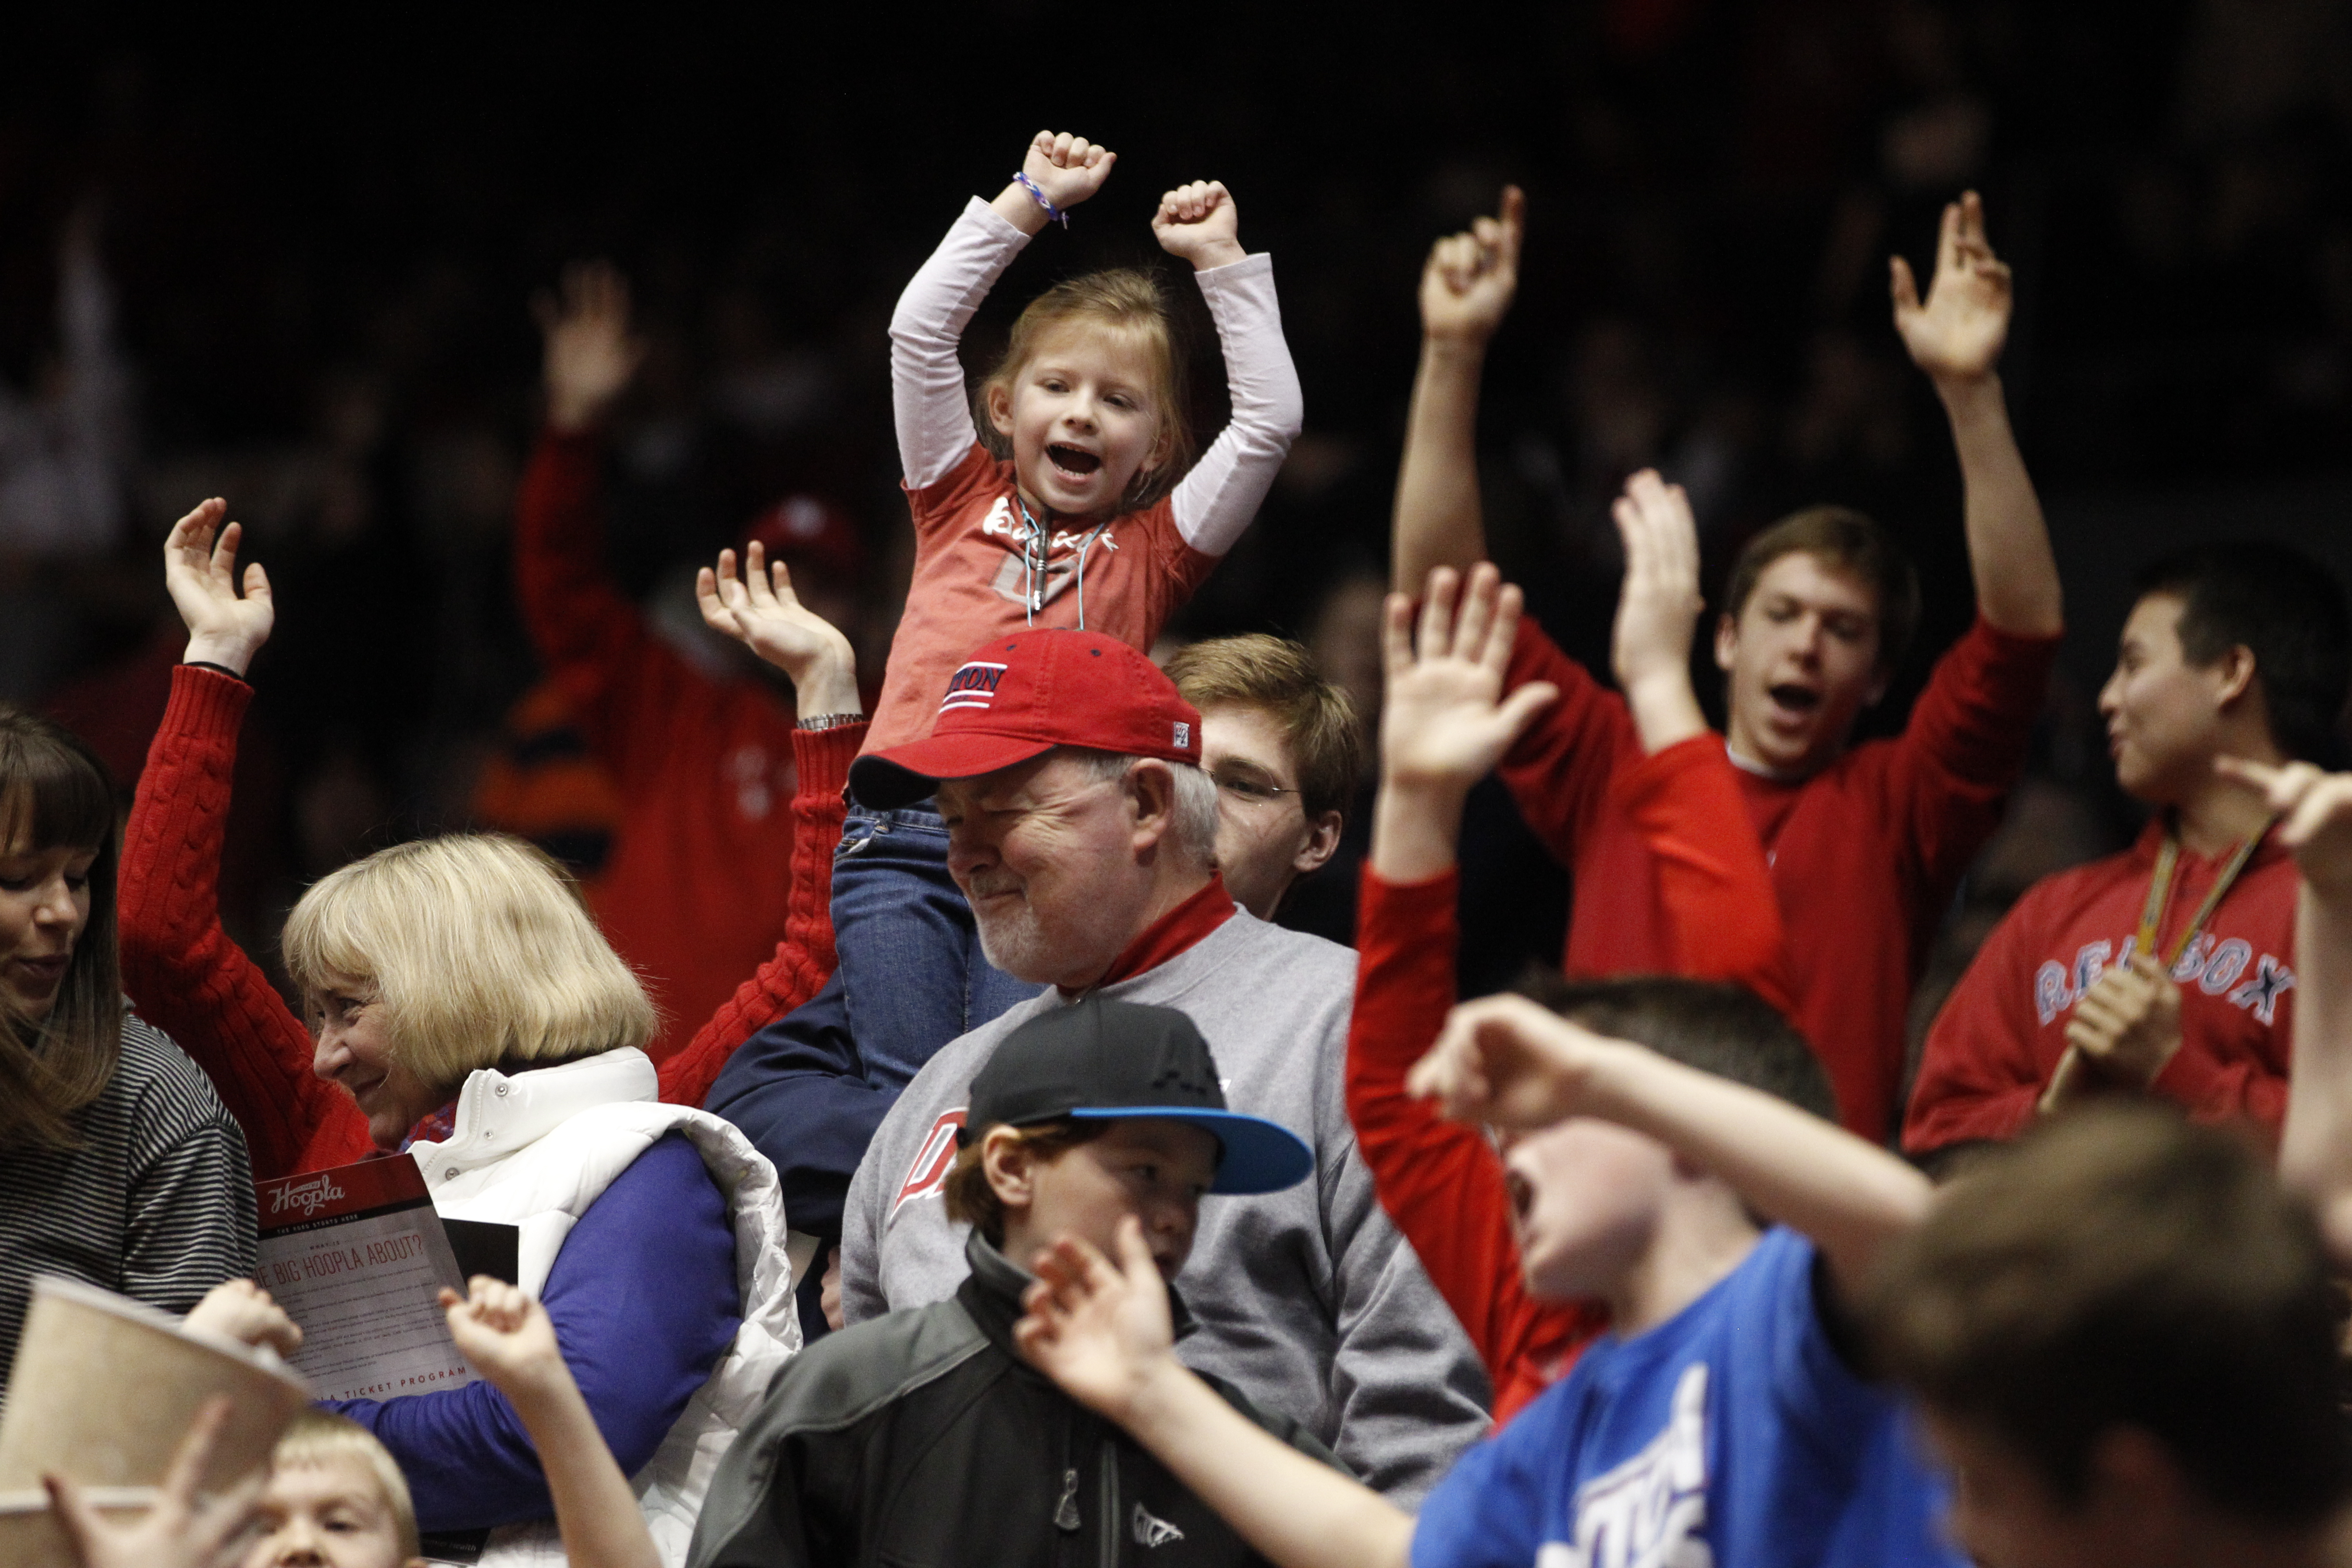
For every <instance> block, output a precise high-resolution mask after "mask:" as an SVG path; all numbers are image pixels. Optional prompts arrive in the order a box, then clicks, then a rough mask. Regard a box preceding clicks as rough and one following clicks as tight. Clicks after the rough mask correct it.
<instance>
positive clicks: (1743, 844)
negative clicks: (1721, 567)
mask: <svg viewBox="0 0 2352 1568" xmlns="http://www.w3.org/2000/svg"><path fill="white" fill-rule="evenodd" d="M1611 515H1612V518H1613V519H1614V520H1615V521H1616V524H1617V534H1618V537H1619V539H1620V540H1622V542H1623V543H1624V546H1625V584H1624V587H1623V588H1622V590H1621V591H1620V592H1619V594H1618V596H1617V619H1616V625H1615V627H1614V632H1613V636H1612V640H1611V662H1612V665H1613V666H1614V667H1615V669H1616V674H1617V689H1619V690H1620V691H1621V692H1622V693H1623V694H1624V697H1625V706H1626V709H1627V710H1628V711H1629V712H1631V713H1632V715H1633V728H1634V732H1635V733H1636V734H1637V735H1638V736H1639V737H1640V739H1641V742H1642V750H1643V752H1644V753H1645V756H1644V758H1643V761H1642V762H1640V763H1635V764H1633V766H1631V767H1629V768H1627V769H1625V771H1624V772H1623V773H1621V774H1620V775H1619V776H1618V777H1617V779H1616V781H1615V787H1614V794H1615V796H1616V798H1617V800H1618V802H1619V803H1620V804H1621V805H1622V807H1623V809H1624V810H1625V812H1626V814H1627V815H1628V816H1630V817H1631V818H1632V819H1633V826H1635V828H1636V829H1637V830H1639V832H1640V833H1641V835H1642V838H1643V843H1644V844H1645V845H1646V846H1647V847H1648V848H1649V851H1650V855H1651V858H1652V860H1653V861H1654V864H1655V865H1656V867H1657V873H1658V901H1659V904H1660V906H1661V907H1662V908H1663V909H1664V911H1665V915H1666V923H1667V927H1668V932H1667V934H1668V936H1669V937H1670V939H1671V940H1672V942H1673V943H1674V948H1673V951H1674V966H1675V973H1681V974H1687V975H1691V976H1693V977H1695V978H1697V979H1703V980H1728V981H1734V982H1737V983H1738V984H1742V985H1745V986H1747V987H1748V989H1750V990H1751V991H1754V992H1756V993H1757V994H1759V995H1761V996H1762V997H1763V998H1764V999H1765V1000H1766V1001H1768V1002H1769V1003H1771V1004H1772V1005H1774V1006H1776V1007H1778V1008H1780V1010H1781V1011H1782V1012H1784V1013H1793V1012H1794V1011H1795V1002H1794V986H1793V985H1792V984H1791V983H1790V979H1789V973H1788V952H1787V947H1788V943H1787V932H1786V931H1785V929H1784V928H1783V926H1782V924H1781V921H1780V896H1779V895H1778V894H1777V893H1775V892H1774V891H1773V889H1772V873H1771V868H1770V867H1769V864H1768V863H1767V862H1766V860H1765V858H1764V847H1763V845H1762V843H1761V842H1759V840H1758V838H1757V837H1756V828H1755V824H1754V822H1753V820H1752V819H1751V818H1750V817H1749V816H1748V807H1747V804H1746V803H1745V802H1744V801H1743V800H1742V799H1741V798H1740V795H1739V783H1738V778H1737V777H1736V776H1735V775H1734V774H1733V773H1732V768H1731V760H1730V758H1729V757H1727V756H1726V755H1725V754H1724V750H1723V746H1722V744H1721V742H1719V741H1717V739H1716V737H1715V736H1714V735H1713V734H1712V733H1711V732H1710V731H1708V729H1707V726H1706V715H1705V714H1704V713H1702V712H1701V711H1700V710H1699V705H1698V694H1697V693H1696V691H1694V690H1693V689H1691V676H1690V652H1691V634H1692V631H1693V628H1694V627H1695V626H1696V624H1697V621H1698V616H1699V613H1700V611H1701V610H1702V609H1703V608H1705V603H1704V601H1703V600H1702V599H1701V598H1700V597H1699V591H1698V523H1697V521H1696V519H1695V518H1693V517H1692V515H1691V507H1690V498H1689V497H1688V496H1687V495H1685V494H1684V493H1683V488H1682V486H1680V485H1670V484H1667V483H1666V482H1665V481H1664V479H1660V478H1659V477H1658V474H1657V472H1656V470H1655V469H1652V468H1644V469H1643V470H1642V471H1641V472H1640V473H1637V474H1635V475H1634V476H1633V478H1632V479H1627V480H1626V481H1625V492H1624V494H1622V495H1621V496H1619V497H1618V498H1617V502H1616V505H1615V506H1614V507H1613V508H1612V511H1611Z"/></svg>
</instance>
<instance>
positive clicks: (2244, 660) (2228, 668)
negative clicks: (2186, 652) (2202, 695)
mask: <svg viewBox="0 0 2352 1568" xmlns="http://www.w3.org/2000/svg"><path fill="white" fill-rule="evenodd" d="M2210 668H2211V669H2212V672H2213V675H2214V678H2215V690H2214V696H2215V697H2216V698H2217V699H2218V700H2217V702H2216V704H2215V705H2216V706H2217V707H2220V708H2223V709H2227V708H2229V707H2230V706H2231V704H2233V703H2236V702H2238V701H2241V700H2243V699H2244V697H2245V695H2246V693H2247V692H2248V691H2251V690H2252V689H2253V686H2254V650H2253V649H2252V648H2250V647H2247V646H2246V645H2245V644H2243V643H2236V644H2233V645H2231V648H2230V651H2229V652H2227V653H2225V654H2223V655H2222V656H2221V658H2218V659H2216V660H2215V661H2214V662H2213V664H2212V665H2211V667H2210Z"/></svg>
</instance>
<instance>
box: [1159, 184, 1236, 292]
mask: <svg viewBox="0 0 2352 1568" xmlns="http://www.w3.org/2000/svg"><path fill="white" fill-rule="evenodd" d="M1151 233H1152V236H1153V237H1155V238H1157V239H1158V240H1159V241H1160V249H1162V250H1164V251H1166V252H1167V253H1168V254H1169V255H1171V256H1174V257H1181V258H1182V259H1184V260H1186V261H1189V262H1191V263H1192V269H1193V270H1194V271H1195V272H1206V271H1207V270H1209V268H1212V267H1229V266H1231V265H1233V263H1234V262H1236V261H1239V260H1241V259H1242V258H1244V257H1245V256H1246V255H1247V254H1248V252H1246V251H1244V249H1242V242H1241V214H1240V212H1239V211H1238V210H1237V209H1236V208H1235V207H1234V196H1233V193H1232V192H1231V191H1228V190H1226V189H1225V186H1224V182H1223V181H1222V180H1195V181H1193V182H1192V184H1189V185H1179V186H1177V187H1176V188H1175V189H1174V190H1172V191H1170V192H1168V193H1167V194H1166V195H1162V196H1161V197H1160V210H1159V211H1157V212H1155V213H1153V214H1152V215H1151Z"/></svg>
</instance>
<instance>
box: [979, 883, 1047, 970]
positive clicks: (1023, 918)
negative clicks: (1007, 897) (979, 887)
mask: <svg viewBox="0 0 2352 1568" xmlns="http://www.w3.org/2000/svg"><path fill="white" fill-rule="evenodd" d="M972 924H973V925H974V926H976V927H978V928H979V931H980V951H981V953H982V956H984V957H985V958H986V959H987V960H988V962H989V963H992V964H994V965H995V966H996V967H997V968H999V969H1001V970H1003V972H1004V973H1007V974H1010V975H1011V976H1013V979H1015V980H1024V981H1027V982H1028V983H1029V984H1032V985H1043V984H1045V983H1046V982H1047V981H1049V980H1051V979H1053V978H1054V976H1055V973H1058V971H1057V970H1056V968H1055V965H1054V964H1053V963H1052V962H1051V953H1050V952H1049V949H1050V948H1051V947H1052V945H1053V944H1052V943H1051V942H1048V941H1047V940H1046V936H1045V929H1044V927H1043V926H1042V925H1041V924H1040V923H1039V922H1038V920H1037V911H1036V910H1034V909H1033V908H1031V907H1030V904H1029V900H1026V899H1018V900H1013V902H1012V905H1011V907H1010V908H1003V907H1000V909H999V911H998V912H997V913H995V914H993V915H982V914H981V913H979V912H978V911H977V910H975V911H973V915H972Z"/></svg>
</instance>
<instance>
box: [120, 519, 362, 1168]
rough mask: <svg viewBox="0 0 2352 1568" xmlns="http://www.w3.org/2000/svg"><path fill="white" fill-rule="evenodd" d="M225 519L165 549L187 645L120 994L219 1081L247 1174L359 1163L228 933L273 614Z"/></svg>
mask: <svg viewBox="0 0 2352 1568" xmlns="http://www.w3.org/2000/svg"><path fill="white" fill-rule="evenodd" d="M227 510H228V506H227V503H226V502H225V501H222V500H218V499H215V500H208V501H205V503H204V504H202V505H201V506H199V507H197V508H196V509H195V510H194V511H192V512H190V513H188V515H187V516H185V517H184V518H182V519H181V520H180V521H179V522H178V523H177V524H176V525H175V526H174V527H173V530H172V532H171V536H170V538H169V539H167V540H166V541H165V542H164V545H163V576H164V583H165V585H166V586H167V587H168V588H169V589H170V590H171V594H172V601H173V604H174V605H176V606H177V607H178V609H179V611H180V616H181V619H182V620H183V621H184V622H185V623H186V624H187V627H188V646H187V652H186V662H185V663H184V664H183V665H182V666H181V668H178V669H176V670H174V671H173V676H172V699H171V702H170V704H169V706H167V707H166V708H165V710H164V712H163V726H162V727H161V728H160V729H159V730H157V731H156V733H155V740H154V742H153V743H152V745H151V746H150V747H149V748H148V752H147V766H146V768H145V770H144V771H143V772H142V773H141V774H140V775H139V789H138V793H137V795H135V796H134V797H133V799H132V801H131V820H130V822H129V824H128V825H127V826H125V828H124V830H123V837H122V878H121V910H120V919H121V932H122V937H121V940H122V983H123V986H124V988H125V989H126V990H127V991H129V993H130V994H131V1000H132V1001H133V1002H134V1003H135V1004H137V1005H138V1008H139V1011H140V1014H141V1016H143V1017H144V1018H146V1019H147V1021H148V1022H150V1023H152V1024H153V1025H155V1026H157V1027H158V1028H161V1029H163V1031H164V1032H165V1033H167V1034H169V1035H170V1036H171V1037H173V1039H174V1040H175V1041H177V1042H178V1043H179V1045H180V1047H182V1048H183V1049H184V1050H185V1051H186V1052H187V1053H188V1055H189V1056H190V1057H191V1058H194V1061H195V1063H196V1065H197V1066H199V1067H201V1068H204V1070H205V1076H206V1077H207V1078H209V1079H212V1081H213V1088H214V1089H215V1091H216V1092H217V1093H218V1094H219V1095H220V1098H221V1101H222V1103H223V1104H225V1105H226V1106H227V1107H228V1110H229V1112H230V1114H231V1115H233V1116H235V1117H236V1121H237V1124H238V1126H239V1127H241V1128H242V1129H243V1130H244V1131H245V1139H246V1143H247V1148H248V1150H249V1152H250V1154H251V1158H252V1161H253V1169H254V1173H255V1174H256V1175H259V1176H278V1175H286V1174H289V1173H293V1172H297V1171H306V1170H316V1169H320V1168H322V1167H325V1166H331V1165H339V1164H344V1163H349V1162H351V1161H353V1160H358V1159H362V1158H364V1157H365V1156H366V1155H367V1154H368V1153H369V1152H371V1151H372V1150H373V1147H374V1145H373V1142H372V1141H371V1140H370V1139H369V1137H368V1131H367V1119H366V1118H365V1117H364V1116H362V1115H361V1114H360V1110H359V1107H358V1106H357V1105H355V1104H353V1103H352V1098H351V1096H350V1095H348V1094H346V1093H344V1092H343V1091H342V1090H341V1089H338V1088H336V1087H335V1086H333V1085H331V1084H330V1083H327V1082H325V1081H324V1080H322V1079H319V1078H317V1077H315V1076H313V1075H312V1073H311V1072H310V1031H308V1030H307V1029H305V1028H303V1026H302V1025H301V1022H300V1020H299V1019H297V1018H296V1017H295V1016H294V1015H293V1014H292V1013H291V1012H289V1010H288V1009H287V1006H286V1004H285V1002H284V1001H283V1000H282V999H280V997H279V996H278V992H277V989H276V988H275V987H274V986H272V985H271V984H269V979H268V976H267V975H266V974H264V973H262V972H261V968H260V966H259V965H258V964H257V963H254V962H253V961H252V959H250V958H248V957H247V955H246V953H245V952H244V951H243V950H242V949H240V948H239V947H238V946H237V945H236V942H232V941H231V940H230V939H229V936H228V933H227V932H226V931H224V930H222V929H221V922H220V901H219V885H220V856H221V839H222V835H223V833H224V831H225V830H226V825H227V820H228V805H229V785H230V781H231V779H232V777H233V776H234V774H235V772H236V732H237V727H238V725H239V724H240V723H242V722H243V721H244V717H245V710H246V706H247V703H249V702H250V701H251V700H252V698H253V689H252V688H251V687H250V686H247V684H246V683H245V679H244V676H245V673H246V670H247V667H248V666H249V665H250V664H251V662H252V660H253V656H254V654H255V653H256V652H257V651H258V650H259V649H260V647H261V645H262V644H263V643H264V642H266V641H268V637H269V630H270V626H271V624H272V621H273V619H274V609H273V605H272V602H271V599H270V594H269V579H268V576H267V575H266V574H264V573H263V572H262V570H261V568H260V566H259V565H257V564H255V565H248V566H247V567H246V569H245V574H244V579H243V581H244V584H245V594H244V595H243V596H242V597H240V596H239V595H238V593H237V583H238V577H237V573H236V546H237V542H238V535H239V533H240V529H239V528H238V526H237V525H236V523H233V522H232V523H229V524H228V525H227V526H226V527H222V526H221V520H222V518H223V517H224V516H225V515H226V512H227ZM206 667H210V668H206Z"/></svg>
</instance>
